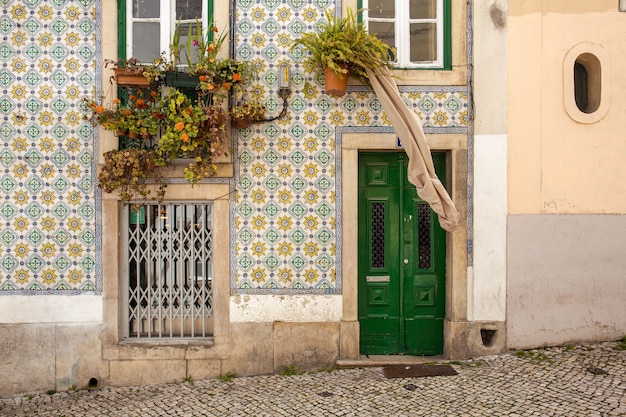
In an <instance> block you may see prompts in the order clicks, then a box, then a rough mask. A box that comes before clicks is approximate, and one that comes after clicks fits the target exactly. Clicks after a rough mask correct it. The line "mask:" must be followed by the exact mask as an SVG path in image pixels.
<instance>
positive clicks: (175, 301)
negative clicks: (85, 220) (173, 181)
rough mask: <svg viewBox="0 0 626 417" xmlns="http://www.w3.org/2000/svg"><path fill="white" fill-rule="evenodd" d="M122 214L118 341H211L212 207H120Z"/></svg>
mask: <svg viewBox="0 0 626 417" xmlns="http://www.w3.org/2000/svg"><path fill="white" fill-rule="evenodd" d="M123 210H124V213H123V217H122V218H123V219H125V221H124V224H122V231H123V233H122V243H123V244H122V255H123V256H125V258H126V259H125V260H123V261H122V265H123V266H122V279H123V287H124V288H123V292H122V294H123V299H122V301H123V302H122V306H123V307H122V308H123V315H124V317H125V321H124V323H125V326H124V334H123V336H124V337H125V338H126V339H136V338H147V339H163V338H168V339H172V338H197V337H209V336H211V335H212V333H213V256H212V254H213V206H212V204H210V203H209V204H207V203H205V204H196V203H194V204H191V203H167V204H157V203H145V204H126V205H125V206H124V209H123Z"/></svg>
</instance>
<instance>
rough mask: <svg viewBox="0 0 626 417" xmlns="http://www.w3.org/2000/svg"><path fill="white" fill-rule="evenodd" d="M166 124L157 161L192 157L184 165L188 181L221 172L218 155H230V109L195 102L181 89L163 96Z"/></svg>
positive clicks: (166, 161) (198, 179)
mask: <svg viewBox="0 0 626 417" xmlns="http://www.w3.org/2000/svg"><path fill="white" fill-rule="evenodd" d="M161 103H162V104H161V108H162V109H163V114H164V117H165V128H164V130H163V132H162V134H161V137H160V138H159V141H158V144H157V148H156V156H157V158H156V160H155V162H156V165H157V166H164V165H168V164H170V163H171V162H172V160H174V159H178V158H189V159H191V162H189V164H188V166H186V167H185V169H184V176H185V179H186V180H187V182H189V183H190V184H194V183H196V182H198V181H200V180H201V179H203V178H207V177H212V176H214V175H215V174H216V173H217V165H216V164H215V158H217V157H219V156H221V155H226V154H227V151H228V141H229V135H228V132H227V130H226V124H227V123H228V113H227V112H226V111H225V110H224V109H223V107H222V106H221V105H219V104H203V103H201V102H196V103H194V102H192V101H191V100H190V99H189V97H187V96H185V95H184V94H183V93H182V92H180V91H178V90H173V91H172V92H171V93H170V94H168V95H167V96H165V97H164V98H163V99H162V100H161Z"/></svg>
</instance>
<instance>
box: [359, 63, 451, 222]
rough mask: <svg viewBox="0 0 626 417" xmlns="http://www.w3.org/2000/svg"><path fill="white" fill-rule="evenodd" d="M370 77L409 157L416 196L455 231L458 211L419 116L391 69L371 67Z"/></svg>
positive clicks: (440, 220) (410, 174)
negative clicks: (436, 171) (435, 161)
mask: <svg viewBox="0 0 626 417" xmlns="http://www.w3.org/2000/svg"><path fill="white" fill-rule="evenodd" d="M367 76H368V77H369V80H370V82H371V83H372V87H373V88H374V93H376V97H377V98H378V100H379V101H380V103H381V104H382V106H383V110H384V111H385V113H386V114H387V117H388V118H389V120H390V121H391V125H392V126H393V128H394V130H395V132H396V134H397V135H398V137H399V138H400V140H401V141H402V146H403V147H404V150H405V151H406V153H407V155H408V157H409V166H408V178H409V181H410V182H411V184H413V185H415V188H416V189H417V195H418V196H419V197H420V198H421V199H422V200H424V201H426V202H427V203H428V204H429V205H430V207H431V208H432V209H433V211H434V212H435V213H437V215H438V216H439V224H441V227H443V228H444V229H445V230H447V231H449V232H451V231H453V230H454V229H456V227H457V226H458V225H459V212H458V211H457V209H456V207H455V206H454V203H453V202H452V200H451V199H450V196H449V195H448V192H447V191H446V189H445V188H444V186H443V184H442V183H441V181H439V178H437V174H435V166H434V164H433V158H432V155H431V154H430V148H429V147H428V144H427V143H426V136H424V131H423V130H422V123H421V122H420V119H419V117H418V116H417V114H415V113H413V111H412V110H411V109H409V108H408V107H407V106H406V104H405V103H404V101H402V97H401V96H400V91H398V86H397V85H396V82H395V80H394V79H393V77H392V76H391V74H390V73H389V71H387V70H386V69H385V70H382V71H372V70H370V69H368V70H367Z"/></svg>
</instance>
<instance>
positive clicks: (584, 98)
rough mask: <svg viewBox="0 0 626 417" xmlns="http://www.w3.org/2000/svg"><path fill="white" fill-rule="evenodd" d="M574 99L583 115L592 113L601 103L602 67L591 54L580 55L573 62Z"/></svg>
mask: <svg viewBox="0 0 626 417" xmlns="http://www.w3.org/2000/svg"><path fill="white" fill-rule="evenodd" d="M574 99H575V100H576V107H578V109H579V110H580V111H581V112H583V113H587V114H589V113H593V112H595V111H596V110H598V108H599V107H600V102H601V101H602V67H601V65H600V61H599V60H598V58H597V57H596V56H595V55H593V54H589V53H586V54H581V55H579V56H578V58H576V61H575V62H574Z"/></svg>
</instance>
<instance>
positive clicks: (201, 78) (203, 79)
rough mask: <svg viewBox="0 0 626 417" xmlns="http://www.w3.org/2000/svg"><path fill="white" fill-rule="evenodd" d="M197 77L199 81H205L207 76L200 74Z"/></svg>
mask: <svg viewBox="0 0 626 417" xmlns="http://www.w3.org/2000/svg"><path fill="white" fill-rule="evenodd" d="M198 79H199V80H200V81H201V82H205V81H206V80H207V77H206V75H201V76H200V77H198Z"/></svg>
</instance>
